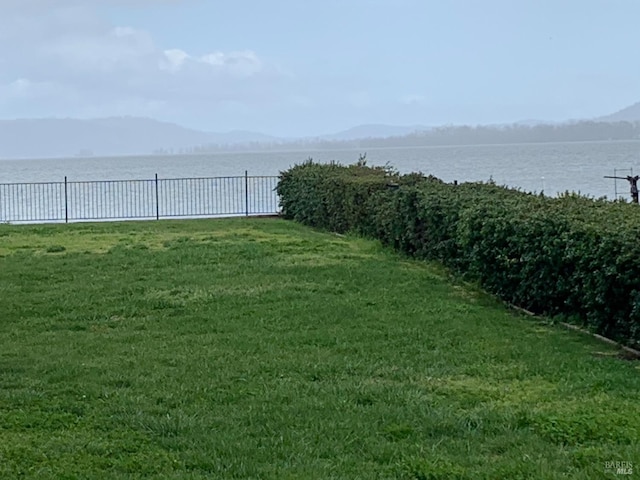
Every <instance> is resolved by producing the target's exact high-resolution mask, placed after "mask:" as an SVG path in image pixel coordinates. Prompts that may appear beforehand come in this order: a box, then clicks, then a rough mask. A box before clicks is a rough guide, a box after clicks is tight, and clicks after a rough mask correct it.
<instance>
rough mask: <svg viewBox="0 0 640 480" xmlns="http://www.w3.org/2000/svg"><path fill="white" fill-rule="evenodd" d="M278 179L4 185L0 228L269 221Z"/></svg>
mask: <svg viewBox="0 0 640 480" xmlns="http://www.w3.org/2000/svg"><path fill="white" fill-rule="evenodd" d="M277 183H278V177H275V176H249V174H248V172H245V174H244V176H237V177H210V178H169V179H159V178H158V175H157V174H156V176H155V178H154V179H151V180H110V181H86V182H70V181H68V180H67V177H65V179H64V182H46V183H5V184H0V222H5V223H6V222H8V223H19V222H33V223H37V222H73V221H87V220H125V219H145V218H151V219H157V220H159V219H161V218H171V217H217V216H239V215H246V216H250V215H268V214H276V213H278V211H279V205H278V196H277V194H276V191H275V188H276V185H277Z"/></svg>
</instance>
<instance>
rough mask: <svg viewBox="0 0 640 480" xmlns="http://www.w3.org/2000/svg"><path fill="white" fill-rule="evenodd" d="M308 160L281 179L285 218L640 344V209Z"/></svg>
mask: <svg viewBox="0 0 640 480" xmlns="http://www.w3.org/2000/svg"><path fill="white" fill-rule="evenodd" d="M362 163H363V162H360V163H359V164H358V165H352V166H342V165H337V164H329V165H327V164H316V163H313V162H312V161H308V162H306V163H304V164H302V165H297V166H295V167H293V168H291V169H290V170H288V171H286V172H283V173H281V176H280V181H279V184H278V187H277V191H278V194H279V195H280V198H281V207H282V212H283V215H284V216H285V217H286V218H290V219H293V220H296V221H299V222H302V223H305V224H307V225H310V226H314V227H318V228H323V229H327V230H331V231H335V232H343V233H344V232H349V231H353V232H356V233H359V234H363V235H366V236H369V237H373V238H378V239H380V240H381V241H382V242H383V243H384V244H386V245H391V246H393V247H394V248H396V249H398V250H400V251H402V252H405V253H407V254H409V255H413V256H415V257H418V258H424V259H435V260H439V261H441V262H443V263H444V264H445V265H447V266H449V267H450V268H452V269H454V270H456V271H457V272H460V273H462V274H464V275H466V276H468V277H470V278H473V279H476V280H478V281H479V282H480V283H481V285H482V286H483V287H484V288H485V289H487V290H488V291H490V292H492V293H494V294H496V295H498V296H499V297H500V298H502V299H503V300H505V301H507V302H509V303H512V304H514V305H517V306H520V307H522V308H525V309H527V310H531V311H533V312H535V313H538V314H546V315H552V316H562V317H564V318H566V319H569V320H571V321H573V322H579V323H581V324H582V325H584V326H588V327H590V328H591V329H592V330H593V331H596V332H598V333H600V334H602V335H605V336H608V337H610V338H615V339H618V340H622V341H624V342H625V343H627V344H630V345H639V344H640V242H639V237H638V232H640V208H638V206H637V205H631V204H625V203H614V202H607V201H604V200H592V199H588V198H585V197H581V196H577V195H573V194H566V195H564V196H561V197H559V198H547V197H543V196H539V195H534V194H529V193H524V192H521V191H517V190H512V189H507V188H504V187H499V186H496V185H493V184H483V183H467V184H461V185H452V184H446V183H444V182H442V181H440V180H438V179H436V178H433V177H424V176H422V175H419V174H410V175H398V174H397V173H394V172H392V171H389V170H388V169H384V168H370V167H367V166H365V165H363V164H362Z"/></svg>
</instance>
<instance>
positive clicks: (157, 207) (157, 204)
mask: <svg viewBox="0 0 640 480" xmlns="http://www.w3.org/2000/svg"><path fill="white" fill-rule="evenodd" d="M156 220H160V193H159V192H158V174H157V173H156Z"/></svg>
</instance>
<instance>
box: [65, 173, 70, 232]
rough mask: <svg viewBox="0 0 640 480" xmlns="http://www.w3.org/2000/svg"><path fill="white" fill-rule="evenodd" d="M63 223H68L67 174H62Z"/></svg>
mask: <svg viewBox="0 0 640 480" xmlns="http://www.w3.org/2000/svg"><path fill="white" fill-rule="evenodd" d="M64 223H69V200H68V196H67V176H66V175H65V176H64Z"/></svg>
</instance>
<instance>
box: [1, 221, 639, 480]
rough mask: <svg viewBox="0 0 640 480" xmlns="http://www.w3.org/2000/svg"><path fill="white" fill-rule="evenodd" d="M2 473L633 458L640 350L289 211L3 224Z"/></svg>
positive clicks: (487, 466)
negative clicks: (536, 314) (286, 216)
mask: <svg viewBox="0 0 640 480" xmlns="http://www.w3.org/2000/svg"><path fill="white" fill-rule="evenodd" d="M0 294H1V295H2V302H1V303H0V477H2V478H17V477H22V478H63V477H64V478H196V479H197V478H273V479H282V478H317V479H326V478H367V479H369V478H407V479H410V478H414V479H425V478H487V479H490V478H491V479H493V478H581V479H589V478H603V477H604V478H606V477H607V475H609V476H610V478H615V475H614V473H611V472H610V473H607V472H605V462H610V461H627V462H636V464H638V462H640V458H639V457H638V442H639V440H640V415H638V413H639V408H638V403H637V395H638V392H639V391H640V388H639V387H640V380H639V377H640V375H639V374H640V371H639V370H638V368H637V363H634V362H626V361H622V360H620V359H618V358H616V357H615V351H614V350H613V349H612V347H610V346H608V345H605V344H601V343H598V342H597V341H595V340H593V339H591V338H588V337H586V336H583V335H580V334H578V333H576V332H570V331H565V330H562V329H559V328H557V327H556V326H554V325H551V324H549V323H547V322H544V321H541V320H535V319H530V318H524V317H522V316H519V315H516V314H514V313H513V312H509V311H507V310H506V309H505V308H504V307H503V306H502V305H500V304H499V303H498V302H496V301H495V300H494V299H492V298H491V297H489V296H487V295H485V294H483V293H482V292H480V291H478V290H476V289H474V288H473V287H470V286H468V285H463V284H460V283H459V282H456V281H455V280H453V279H451V278H450V277H449V276H448V274H447V272H446V271H445V270H444V269H442V268H440V267H439V266H437V265H430V264H425V263H420V262H414V261H409V260H407V259H404V258H401V257H399V256H397V255H396V254H394V253H392V252H389V251H385V250H383V249H382V248H381V247H380V246H379V245H378V244H377V243H375V242H370V241H367V240H362V239H358V238H350V237H337V236H334V235H331V234H325V233H321V232H316V231H313V230H311V229H308V228H305V227H301V226H299V225H296V224H293V223H289V222H285V221H280V220H272V219H254V220H247V219H235V220H214V221H210V220H200V221H179V222H132V223H122V224H81V225H69V226H51V225H49V226H23V227H13V226H6V225H3V226H0Z"/></svg>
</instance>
